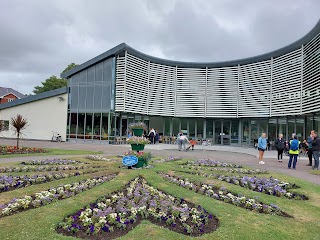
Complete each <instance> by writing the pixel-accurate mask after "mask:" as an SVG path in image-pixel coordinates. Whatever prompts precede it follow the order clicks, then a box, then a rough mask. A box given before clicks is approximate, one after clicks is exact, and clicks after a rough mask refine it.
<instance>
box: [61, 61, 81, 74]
mask: <svg viewBox="0 0 320 240" xmlns="http://www.w3.org/2000/svg"><path fill="white" fill-rule="evenodd" d="M76 66H78V65H77V64H75V63H70V64H69V65H68V67H66V69H65V70H63V71H62V72H63V73H64V72H67V71H69V70H71V69H72V68H74V67H76Z"/></svg>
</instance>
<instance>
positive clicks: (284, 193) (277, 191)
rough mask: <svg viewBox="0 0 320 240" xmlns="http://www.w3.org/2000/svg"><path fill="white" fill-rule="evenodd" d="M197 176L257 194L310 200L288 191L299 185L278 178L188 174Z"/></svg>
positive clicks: (200, 173) (201, 173)
mask: <svg viewBox="0 0 320 240" xmlns="http://www.w3.org/2000/svg"><path fill="white" fill-rule="evenodd" d="M186 173H189V174H196V175H198V176H202V177H206V178H207V177H212V178H215V179H218V180H221V181H224V182H227V183H231V184H234V185H238V186H240V187H243V188H248V189H250V190H252V191H255V192H261V193H265V194H268V195H272V196H277V197H287V198H289V199H296V200H308V197H307V196H305V195H303V194H297V193H291V192H289V191H288V189H292V188H297V185H295V184H291V183H288V182H283V181H280V180H278V179H276V178H273V177H270V178H258V177H256V176H254V177H249V176H225V175H220V174H207V173H203V172H186Z"/></svg>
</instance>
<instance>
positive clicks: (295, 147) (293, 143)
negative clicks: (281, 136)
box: [288, 135, 301, 169]
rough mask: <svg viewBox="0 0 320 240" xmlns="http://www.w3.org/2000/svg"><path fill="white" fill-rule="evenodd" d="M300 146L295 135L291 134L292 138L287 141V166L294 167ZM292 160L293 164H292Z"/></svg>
mask: <svg viewBox="0 0 320 240" xmlns="http://www.w3.org/2000/svg"><path fill="white" fill-rule="evenodd" d="M300 148H301V143H300V141H299V140H298V137H297V135H294V136H293V139H292V140H290V142H289V155H290V158H289V162H288V168H289V169H290V168H291V165H292V168H293V169H296V165H297V160H298V156H299V151H300V150H299V149H300ZM292 160H293V164H292Z"/></svg>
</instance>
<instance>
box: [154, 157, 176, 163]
mask: <svg viewBox="0 0 320 240" xmlns="http://www.w3.org/2000/svg"><path fill="white" fill-rule="evenodd" d="M181 159H182V158H181V157H173V156H170V157H167V158H162V159H160V160H155V161H153V163H164V162H173V161H178V160H181Z"/></svg>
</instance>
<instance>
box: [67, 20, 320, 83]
mask: <svg viewBox="0 0 320 240" xmlns="http://www.w3.org/2000/svg"><path fill="white" fill-rule="evenodd" d="M319 33H320V20H319V21H318V22H317V24H316V25H315V26H314V28H313V29H312V30H311V31H309V32H308V33H307V34H306V35H305V36H304V37H302V38H300V39H299V40H297V41H295V42H293V43H291V44H289V45H287V46H285V47H282V48H280V49H277V50H275V51H272V52H269V53H265V54H261V55H258V56H254V57H249V58H243V59H238V60H231V61H223V62H180V61H172V60H167V59H161V58H157V57H153V56H150V55H147V54H144V53H142V52H139V51H137V50H135V49H134V48H132V47H130V46H129V45H127V44H125V43H121V44H119V45H118V46H116V47H114V48H112V49H110V50H108V51H106V52H104V53H102V54H100V55H99V56H97V57H95V58H92V59H91V60H89V61H87V62H85V63H83V64H81V65H79V66H77V67H74V68H72V69H71V70H69V71H67V72H64V73H62V74H61V77H62V78H69V77H71V76H72V75H74V74H76V73H78V72H80V71H82V70H84V69H86V68H88V67H90V66H92V65H94V64H96V63H98V62H100V61H103V60H105V59H107V58H110V57H114V56H117V55H123V54H124V52H125V51H127V52H128V53H129V54H131V55H134V56H137V57H139V58H141V59H144V60H146V61H151V62H153V63H159V64H164V65H169V66H178V67H188V68H193V67H194V68H205V67H209V68H211V67H230V66H237V65H238V64H240V65H244V64H249V63H255V62H260V61H265V60H269V59H271V57H274V58H275V57H279V56H281V55H284V54H286V53H289V52H291V51H294V50H296V49H298V48H300V47H301V45H302V44H306V43H308V42H310V41H311V40H312V39H313V38H314V37H315V36H316V35H317V34H319Z"/></svg>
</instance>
